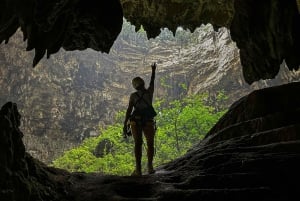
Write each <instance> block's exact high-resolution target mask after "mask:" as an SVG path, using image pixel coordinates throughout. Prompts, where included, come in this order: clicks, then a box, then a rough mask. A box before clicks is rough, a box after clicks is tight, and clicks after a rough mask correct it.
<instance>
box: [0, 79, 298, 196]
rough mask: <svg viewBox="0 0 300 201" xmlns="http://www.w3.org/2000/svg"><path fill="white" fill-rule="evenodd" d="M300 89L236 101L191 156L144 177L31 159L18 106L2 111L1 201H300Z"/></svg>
mask: <svg viewBox="0 0 300 201" xmlns="http://www.w3.org/2000/svg"><path fill="white" fill-rule="evenodd" d="M299 90H300V83H299V82H295V83H290V84H287V85H282V86H277V87H272V88H266V89H262V90H257V91H254V92H252V93H250V94H249V95H247V96H245V97H243V98H241V99H240V100H239V101H237V102H235V103H234V104H233V105H232V106H231V107H230V110H229V111H228V112H227V113H226V114H225V115H224V116H223V117H222V118H221V119H220V121H219V122H218V123H217V124H216V125H215V127H214V128H213V129H212V130H211V131H210V132H209V133H208V134H207V135H206V138H205V139H204V140H202V141H201V142H199V144H197V145H195V146H194V147H193V148H191V150H189V151H188V152H187V153H186V154H185V155H184V156H182V157H180V158H178V159H176V160H174V161H172V162H170V163H167V164H165V165H163V166H161V167H156V173H155V174H151V175H143V176H122V177H121V176H111V175H100V174H97V173H90V174H86V173H68V172H65V171H63V170H59V169H55V168H49V167H47V166H45V165H44V164H42V163H40V162H38V161H37V160H34V159H33V158H32V157H30V156H29V155H27V154H25V149H24V145H23V143H22V133H21V131H20V130H19V129H18V126H19V124H20V122H19V120H20V116H19V114H18V110H17V107H16V104H12V103H7V104H6V105H4V106H3V107H2V109H1V111H0V127H1V128H0V139H1V141H0V143H1V146H0V151H1V152H0V199H1V200H3V201H24V200H28V201H35V200H47V201H58V200H63V201H71V200H72V201H96V200H104V201H106V200H107V201H111V200H136V201H137V200H158V201H171V200H183V201H189V200H207V201H214V200H226V201H227V200H228V201H238V200H241V198H243V200H246V201H253V200H272V201H286V200H294V199H295V198H297V196H298V193H299V187H300V185H299V179H300V173H299V168H300V164H299V159H300V148H299V147H300V146H299V145H300V144H299V143H300V135H299V134H300V126H299V112H300V110H299V104H298V103H299V101H300V96H299V93H295V92H297V91H299Z"/></svg>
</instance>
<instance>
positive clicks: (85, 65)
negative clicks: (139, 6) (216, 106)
mask: <svg viewBox="0 0 300 201" xmlns="http://www.w3.org/2000/svg"><path fill="white" fill-rule="evenodd" d="M21 38H22V37H21V35H20V32H18V34H16V35H15V36H14V37H12V38H11V40H10V43H9V44H7V45H5V46H4V45H1V46H0V47H1V49H0V67H1V68H0V75H1V79H0V83H1V86H2V90H1V92H0V103H1V104H4V103H6V102H7V101H13V102H16V103H17V104H18V106H19V108H20V112H21V113H22V114H23V115H22V116H23V118H22V120H21V121H22V124H21V129H22V130H23V131H24V132H26V133H28V134H27V135H26V136H25V137H24V142H25V145H26V146H27V150H28V152H29V153H30V154H32V156H34V157H35V158H38V159H40V160H41V161H43V162H46V163H49V162H51V161H52V160H53V158H56V157H57V156H59V155H60V154H61V153H62V152H63V151H65V150H68V149H70V148H71V147H73V146H76V145H77V144H78V143H80V142H82V140H83V139H85V138H86V137H90V136H96V135H99V134H100V133H99V125H101V126H105V125H107V124H111V123H115V122H116V121H117V120H115V119H114V115H115V113H116V112H117V111H119V110H124V109H125V108H126V106H127V104H128V102H127V101H128V97H129V94H130V93H131V92H132V91H133V88H132V87H131V84H130V82H131V79H132V78H133V77H135V76H141V77H143V78H144V79H145V80H146V83H148V81H149V78H150V71H151V68H150V67H149V66H150V64H151V63H152V62H155V61H156V62H158V70H157V76H156V83H155V99H158V98H159V99H161V98H163V99H167V100H169V101H171V100H173V99H180V97H183V96H186V95H188V94H199V93H209V95H210V97H211V98H212V99H214V98H215V97H216V96H217V95H218V93H219V92H220V91H222V92H224V94H225V95H226V96H228V100H226V101H225V102H224V103H223V104H224V105H222V107H228V106H229V105H231V104H232V103H233V102H234V101H235V100H237V99H239V98H241V97H242V96H244V95H246V94H247V93H249V92H250V91H252V90H254V89H260V88H263V87H268V86H273V85H278V84H283V83H287V82H291V81H297V80H299V77H300V74H299V73H300V72H291V71H288V70H287V68H286V67H284V66H283V67H282V71H281V73H280V74H279V75H278V76H277V78H276V79H274V80H267V81H261V82H256V83H254V84H252V85H251V86H249V85H248V84H247V83H246V82H245V80H244V79H243V76H242V71H241V64H240V60H239V50H238V49H237V47H236V44H235V43H234V42H233V41H232V40H231V37H230V32H229V30H227V29H225V28H222V29H219V31H218V32H215V31H214V30H213V28H212V26H211V25H206V26H204V25H203V26H201V27H199V28H197V29H196V30H195V31H194V32H193V33H191V32H189V31H186V30H183V29H178V30H177V32H175V36H174V34H173V33H172V32H171V31H170V30H167V29H164V30H163V31H162V32H161V33H160V35H159V36H158V37H157V38H155V39H151V40H148V39H147V37H146V33H145V32H141V31H139V32H138V33H136V32H135V31H134V27H133V26H131V25H129V23H128V22H125V23H124V26H123V30H122V32H121V33H120V35H119V37H118V38H117V40H116V41H115V43H114V45H113V47H112V48H111V51H110V54H99V53H97V52H95V51H92V50H86V51H82V52H79V51H74V52H65V51H60V52H59V53H57V54H56V55H53V57H51V58H50V59H48V60H46V59H45V60H42V61H41V62H40V64H39V65H37V67H36V68H34V69H32V68H30V65H31V64H30V63H31V60H32V57H33V54H32V53H31V54H30V55H28V53H25V52H23V48H24V43H22V39H21ZM2 47H3V48H2ZM118 121H119V122H121V121H122V120H118Z"/></svg>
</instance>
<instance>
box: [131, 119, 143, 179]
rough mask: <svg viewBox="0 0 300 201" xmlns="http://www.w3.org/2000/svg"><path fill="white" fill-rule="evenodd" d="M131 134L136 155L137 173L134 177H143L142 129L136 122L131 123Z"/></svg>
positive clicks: (135, 172)
mask: <svg viewBox="0 0 300 201" xmlns="http://www.w3.org/2000/svg"><path fill="white" fill-rule="evenodd" d="M130 126H131V132H132V136H133V139H134V155H135V171H134V173H133V174H134V175H142V168H141V160H142V144H143V136H142V129H141V127H140V126H139V125H138V124H137V123H136V122H135V121H131V122H130Z"/></svg>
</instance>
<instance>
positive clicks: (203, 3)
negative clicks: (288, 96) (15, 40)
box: [0, 0, 300, 84]
mask: <svg viewBox="0 0 300 201" xmlns="http://www.w3.org/2000/svg"><path fill="white" fill-rule="evenodd" d="M297 3H298V4H297ZM299 7H300V3H299V1H298V0H264V1H257V0H120V1H119V0H107V1H99V0H0V8H1V13H0V43H2V42H3V41H5V42H8V40H9V38H10V37H11V36H12V35H13V34H14V33H15V32H16V30H17V29H18V28H19V27H20V28H21V30H22V32H23V34H24V40H27V50H33V49H34V50H35V58H34V61H33V66H35V65H36V64H37V63H38V62H39V61H40V59H42V58H43V57H44V55H45V54H46V55H47V57H49V56H50V55H51V54H54V53H56V52H57V51H58V50H59V49H60V48H64V49H65V50H69V51H71V50H84V49H86V48H92V49H95V50H97V51H102V52H109V50H110V47H111V46H112V44H113V42H114V40H115V39H116V37H117V36H118V34H119V32H120V30H121V26H122V20H123V19H122V17H123V16H124V17H125V18H126V19H128V20H129V21H130V22H132V23H133V24H134V25H136V27H140V25H143V27H144V28H145V30H146V31H147V33H148V36H149V37H155V36H157V35H158V34H159V32H160V28H162V27H168V28H169V29H171V30H173V31H174V30H175V29H176V28H177V27H178V26H182V27H184V28H188V29H190V30H194V29H195V28H196V27H198V26H200V25H201V24H202V23H204V24H206V23H211V24H213V25H214V27H215V28H216V30H217V28H218V27H223V26H224V27H227V28H229V29H230V31H231V36H232V39H233V40H234V41H236V43H237V46H238V47H239V48H240V56H241V62H242V65H243V72H244V78H245V80H246V81H247V82H248V83H249V84H250V83H252V82H254V81H257V80H259V79H270V78H274V77H275V76H276V75H277V73H278V71H279V68H280V64H281V63H282V62H283V61H284V60H285V62H286V63H287V65H288V67H289V69H290V70H297V69H298V68H299V65H300V57H299V56H300V55H299V52H300V44H299V43H300V14H299V13H300V8H299Z"/></svg>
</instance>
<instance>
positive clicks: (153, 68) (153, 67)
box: [151, 62, 156, 70]
mask: <svg viewBox="0 0 300 201" xmlns="http://www.w3.org/2000/svg"><path fill="white" fill-rule="evenodd" d="M151 68H152V70H155V69H156V63H155V62H154V63H153V64H151Z"/></svg>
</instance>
